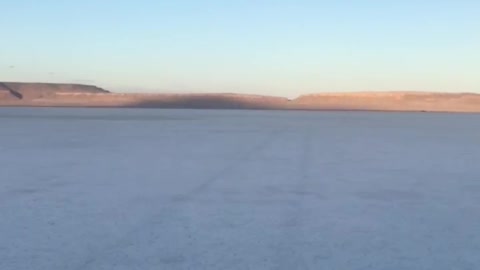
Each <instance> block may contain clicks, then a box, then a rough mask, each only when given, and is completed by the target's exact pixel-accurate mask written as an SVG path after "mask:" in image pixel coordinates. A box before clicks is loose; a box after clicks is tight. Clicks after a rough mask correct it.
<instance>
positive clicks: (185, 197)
mask: <svg viewBox="0 0 480 270" xmlns="http://www.w3.org/2000/svg"><path fill="white" fill-rule="evenodd" d="M280 133H281V131H279V130H273V131H271V132H269V133H268V134H267V136H265V138H263V139H262V140H259V141H258V143H256V144H254V145H253V146H251V147H250V148H248V149H247V150H246V151H245V152H244V153H242V154H241V155H239V159H235V160H234V161H232V162H230V163H229V164H228V165H227V166H225V167H223V168H222V169H220V170H219V171H217V172H216V173H215V174H213V175H212V176H210V177H208V178H207V179H206V180H204V181H202V182H201V183H200V184H199V185H197V186H195V187H193V188H192V189H190V190H189V191H187V192H185V193H183V194H179V195H176V196H173V198H172V199H171V200H170V203H168V204H167V206H165V207H163V208H161V209H160V211H159V212H158V213H157V214H156V215H153V216H150V217H149V218H148V219H146V220H144V221H142V222H140V223H138V226H136V227H134V228H133V229H131V230H130V231H128V232H127V233H126V234H125V235H124V237H122V238H120V239H118V240H117V241H114V242H113V243H111V245H109V246H106V247H103V248H102V249H101V250H95V252H91V255H90V256H89V257H88V258H87V259H86V260H85V261H84V262H83V263H81V264H80V265H79V266H78V267H76V268H74V269H76V270H84V269H95V263H96V262H98V261H100V260H101V259H102V258H105V257H108V256H109V255H112V254H113V253H115V252H116V251H119V250H122V249H123V248H125V247H127V246H129V245H132V244H131V239H137V238H136V237H132V236H133V235H135V234H137V233H145V231H148V230H151V229H152V228H155V226H154V225H155V224H159V223H162V222H163V221H165V220H168V219H169V218H172V217H173V216H175V215H178V214H179V213H181V212H182V209H183V208H184V207H185V206H187V204H188V203H190V202H191V201H192V199H193V198H194V197H197V196H199V195H200V194H202V193H203V192H205V191H206V190H208V189H209V188H210V187H211V186H212V185H214V184H215V183H216V182H218V181H219V180H221V179H222V178H223V177H226V176H228V174H229V173H231V172H232V171H235V170H236V169H237V168H238V167H239V166H240V164H243V163H245V162H247V161H248V160H249V159H251V158H252V157H253V156H254V154H255V153H258V152H261V151H262V150H263V149H265V148H267V147H268V146H269V145H271V144H272V143H273V142H274V141H275V140H276V138H278V134H280ZM156 240H157V239H155V240H153V241H156Z"/></svg>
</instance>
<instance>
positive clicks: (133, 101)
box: [0, 83, 480, 112]
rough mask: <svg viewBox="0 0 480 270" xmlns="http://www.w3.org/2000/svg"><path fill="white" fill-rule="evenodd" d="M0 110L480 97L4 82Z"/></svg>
mask: <svg viewBox="0 0 480 270" xmlns="http://www.w3.org/2000/svg"><path fill="white" fill-rule="evenodd" d="M0 106H63V107H138V108H195V109H280V110H369V111H431V112H480V95H478V94H470V93H458V94H457V93H455V94H453V93H423V92H357V93H321V94H309V95H302V96H300V97H298V98H296V99H294V100H289V99H286V98H283V97H272V96H261V95H243V94H121V93H110V92H108V91H106V90H104V89H101V88H98V87H96V86H89V85H78V84H43V83H42V84H37V83H0Z"/></svg>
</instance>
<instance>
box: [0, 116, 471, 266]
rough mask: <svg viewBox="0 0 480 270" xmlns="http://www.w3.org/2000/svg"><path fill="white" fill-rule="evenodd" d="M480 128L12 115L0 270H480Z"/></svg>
mask: <svg viewBox="0 0 480 270" xmlns="http://www.w3.org/2000/svg"><path fill="white" fill-rule="evenodd" d="M479 162H480V115H475V114H442V113H432V114H431V113H381V112H300V111H298V112H295V111H288V112H287V111H236V110H148V109H48V108H43V109H33V108H0V165H1V167H0V168H1V169H0V269H2V270H27V269H28V270H37V269H38V270H40V269H49V270H56V269H59V270H68V269H72V270H83V269H92V270H93V269H95V270H98V269H116V270H118V269H222V270H223V269H242V270H243V269H285V270H290V269H332V270H356V269H368V270H372V269H379V270H389V269H391V270H393V269H395V270H396V269H409V270H415V269H432V270H434V269H435V270H442V269H445V270H446V269H455V270H461V269H472V270H473V269H480V233H479V228H480V165H479Z"/></svg>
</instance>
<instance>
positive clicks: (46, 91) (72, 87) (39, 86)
mask: <svg viewBox="0 0 480 270" xmlns="http://www.w3.org/2000/svg"><path fill="white" fill-rule="evenodd" d="M0 92H2V93H5V92H8V93H9V94H10V95H12V96H13V97H15V98H17V99H24V100H33V99H38V98H48V97H50V96H54V95H55V94H57V93H109V92H108V91H106V90H104V89H101V88H98V87H96V86H93V85H81V84H55V83H16V82H0ZM5 96H7V95H6V94H5Z"/></svg>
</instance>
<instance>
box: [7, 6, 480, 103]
mask: <svg viewBox="0 0 480 270" xmlns="http://www.w3.org/2000/svg"><path fill="white" fill-rule="evenodd" d="M0 9H1V10H2V15H1V16H0V32H1V33H2V39H0V81H27V82H62V83H83V84H95V85H98V86H100V87H104V88H107V89H109V90H113V91H120V92H237V93H252V94H268V95H279V96H289V97H295V96H297V95H299V94H303V93H315V92H334V91H442V92H444V91H447V92H480V15H479V14H480V1H478V0H450V1H442V0H436V1H433V0H422V1H418V0H416V1H413V0H404V1H384V0H378V1H375V0H358V1H354V0H351V1H346V0H344V1H342V0H339V1H321V0H316V1H314V0H296V1H294V0H243V1H240V0H230V1H225V0H204V1H202V0H197V1H195V0H170V1H165V0H163V1H162V0H157V1H153V0H152V1H147V0H137V1H122V0H116V1H112V0H103V1H97V0H83V1H65V0H63V1H58V0H57V1H53V0H43V1H33V0H30V1H27V0H15V1H8V0H0Z"/></svg>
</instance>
